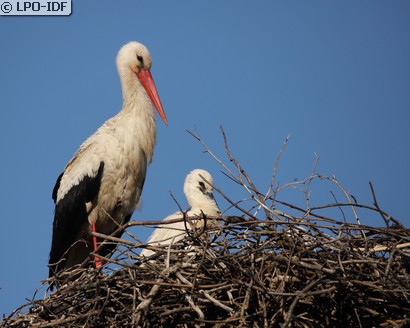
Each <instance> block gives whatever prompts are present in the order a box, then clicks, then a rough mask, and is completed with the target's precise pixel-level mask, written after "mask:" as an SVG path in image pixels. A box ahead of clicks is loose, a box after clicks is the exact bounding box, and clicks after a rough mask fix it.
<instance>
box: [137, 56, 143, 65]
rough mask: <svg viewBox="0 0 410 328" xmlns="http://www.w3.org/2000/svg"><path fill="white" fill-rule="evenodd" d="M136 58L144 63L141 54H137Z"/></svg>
mask: <svg viewBox="0 0 410 328" xmlns="http://www.w3.org/2000/svg"><path fill="white" fill-rule="evenodd" d="M137 59H138V61H139V62H140V63H141V64H144V58H142V56H140V55H137Z"/></svg>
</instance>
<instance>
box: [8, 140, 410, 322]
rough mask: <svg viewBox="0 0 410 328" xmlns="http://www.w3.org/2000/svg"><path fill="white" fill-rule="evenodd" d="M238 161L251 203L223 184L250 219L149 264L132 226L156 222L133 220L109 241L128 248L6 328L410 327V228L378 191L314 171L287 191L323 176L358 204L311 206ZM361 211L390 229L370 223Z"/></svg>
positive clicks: (63, 283)
mask: <svg viewBox="0 0 410 328" xmlns="http://www.w3.org/2000/svg"><path fill="white" fill-rule="evenodd" d="M207 150H208V152H209V149H207ZM227 150H228V152H227V153H228V155H229V156H230V159H233V157H232V155H231V154H230V152H229V149H228V148H227ZM211 155H213V154H212V153H211ZM231 162H232V163H233V165H234V166H235V167H236V168H238V169H239V170H238V172H239V173H238V174H237V175H235V174H233V173H232V171H230V170H229V169H228V168H227V167H226V166H224V169H225V170H227V171H226V172H227V175H229V176H230V178H231V179H233V180H234V181H235V183H237V184H238V185H239V186H242V187H243V188H244V189H245V191H246V192H247V193H248V194H249V195H250V197H248V200H247V201H246V202H243V201H241V202H239V201H236V202H234V201H232V200H231V199H230V198H228V197H227V196H226V195H224V194H223V192H222V191H221V190H220V189H218V188H216V189H217V191H218V192H219V193H220V195H222V197H224V198H225V199H226V200H227V201H228V202H229V203H231V204H232V208H231V209H230V210H231V211H232V210H235V211H236V212H238V213H239V214H240V215H231V216H222V217H219V218H210V217H206V216H203V217H202V219H203V220H204V221H205V223H206V222H207V220H211V219H212V220H218V221H219V222H220V226H219V227H217V228H212V229H207V228H206V224H205V228H204V229H202V230H201V231H188V232H187V234H188V236H187V238H185V240H184V241H183V242H182V243H180V244H176V245H173V246H172V247H169V246H164V247H156V248H155V251H156V254H155V255H154V256H153V257H151V258H149V259H144V258H141V257H140V256H139V255H138V254H139V252H140V249H141V247H149V246H147V245H146V244H144V243H143V242H141V241H140V240H138V238H136V237H135V236H134V235H132V233H131V231H132V229H130V228H131V227H132V226H136V225H149V224H150V223H148V222H130V223H128V224H127V225H126V226H124V227H123V228H124V229H125V230H126V231H127V233H128V235H129V238H128V239H119V238H114V237H110V236H106V242H116V243H118V245H119V247H118V248H117V252H116V253H115V254H114V256H113V257H112V258H111V259H105V261H106V264H105V265H104V266H103V267H102V268H99V269H94V268H79V269H76V270H73V271H68V272H65V273H63V275H62V276H61V277H59V279H60V283H59V284H60V285H59V288H58V289H57V290H56V291H55V292H54V293H51V294H50V295H48V296H47V297H45V298H43V299H37V300H33V301H31V302H29V303H28V304H25V305H23V306H22V307H21V308H19V309H17V310H16V311H15V312H13V313H12V314H11V315H10V316H8V317H6V318H4V319H3V321H2V323H1V324H2V326H5V327H80V326H81V327H229V326H243V327H281V328H285V327H340V326H343V327H405V326H409V325H410V315H409V314H410V279H409V278H410V277H409V274H410V250H409V249H410V230H409V229H406V228H404V227H403V226H402V225H401V224H400V222H399V221H398V220H396V219H394V218H393V217H391V216H389V215H388V214H387V213H386V212H384V211H382V210H381V209H380V208H379V205H378V203H377V200H376V197H375V194H374V190H373V187H372V185H371V184H370V187H371V192H372V195H373V200H374V201H373V204H372V205H363V204H359V203H357V202H355V201H354V200H353V199H352V196H351V195H350V194H349V193H347V192H346V191H345V190H344V189H343V188H342V187H341V185H340V184H339V182H338V181H337V179H336V178H335V177H331V178H328V177H325V176H322V175H320V174H317V173H316V172H313V173H312V175H311V176H310V177H309V178H308V179H306V180H303V181H299V182H294V183H292V184H289V185H287V186H286V187H290V188H292V190H296V191H297V192H301V190H302V189H303V188H302V189H301V188H299V187H301V186H303V187H304V189H303V190H302V193H304V194H305V195H307V194H308V193H307V192H306V191H307V190H309V188H310V183H311V182H312V181H314V180H315V179H319V180H320V181H327V182H331V183H332V184H333V185H335V186H336V187H337V189H339V191H340V192H341V194H342V195H343V196H344V197H345V199H346V202H344V203H343V202H339V201H335V202H333V203H331V204H327V205H321V206H311V205H310V203H309V202H308V201H307V202H305V207H301V206H300V205H295V204H291V203H287V202H285V201H281V200H279V195H280V191H281V190H283V189H281V188H273V187H272V188H271V189H270V191H269V192H268V193H265V194H262V193H260V192H258V190H257V189H256V187H255V186H254V185H253V183H252V181H251V180H250V178H249V176H248V175H247V174H246V172H245V171H244V170H243V169H242V167H240V165H239V164H238V163H237V162H236V161H235V160H233V161H232V160H231ZM315 167H316V164H315ZM275 168H276V165H275ZM272 180H274V179H272ZM273 183H274V182H272V186H273ZM295 187H297V188H295ZM305 187H306V188H305ZM298 188H299V189H298ZM297 189H298V190H297ZM307 198H308V197H306V199H307ZM245 204H247V205H248V206H247V207H245ZM335 209H337V211H339V212H336V211H334V210H335ZM358 210H360V211H361V218H366V219H367V220H368V221H371V222H379V224H377V226H376V225H375V226H369V225H365V224H361V223H360V220H359V217H358V214H357V212H358ZM326 211H328V212H329V213H332V216H330V215H325V213H326ZM335 213H338V214H335ZM184 219H185V220H186V219H187V218H184ZM155 224H159V222H152V225H153V226H154V225H155ZM100 237H101V236H100ZM44 283H45V284H46V283H50V281H47V282H44Z"/></svg>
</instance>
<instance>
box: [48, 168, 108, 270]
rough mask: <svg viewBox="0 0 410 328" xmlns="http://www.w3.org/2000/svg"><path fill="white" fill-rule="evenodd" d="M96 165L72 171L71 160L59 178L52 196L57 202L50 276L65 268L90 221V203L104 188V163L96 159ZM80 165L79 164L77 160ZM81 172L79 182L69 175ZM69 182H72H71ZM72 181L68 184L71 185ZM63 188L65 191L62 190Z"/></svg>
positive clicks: (77, 178)
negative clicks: (75, 244)
mask: <svg viewBox="0 0 410 328" xmlns="http://www.w3.org/2000/svg"><path fill="white" fill-rule="evenodd" d="M95 163H96V164H95V167H94V168H90V167H88V170H87V171H85V172H81V171H80V170H78V169H76V170H70V164H73V165H75V163H72V162H70V164H69V165H68V166H67V167H66V169H65V171H64V172H63V173H62V174H61V175H60V176H59V177H58V179H57V182H56V185H55V187H54V189H53V194H52V198H53V200H54V202H55V203H56V207H55V213H54V222H53V239H52V243H51V251H50V259H49V268H50V269H49V277H52V276H54V274H56V273H57V272H59V271H61V270H62V269H63V268H64V266H65V262H66V260H67V258H68V254H69V252H70V248H71V246H72V245H73V244H74V243H75V242H76V239H77V238H78V235H79V232H80V230H81V228H82V227H83V226H84V223H85V222H88V217H87V208H86V203H88V202H90V201H95V200H96V198H97V197H98V192H99V190H100V185H101V179H102V175H103V171H104V162H102V161H100V162H99V164H98V162H95ZM77 164H78V163H77ZM73 172H75V174H76V175H77V177H76V180H75V181H76V182H75V183H72V181H73V178H72V177H67V179H65V175H72V174H73ZM67 181H68V182H67ZM68 183H69V184H70V185H69V186H67V184H68ZM61 188H63V189H64V193H61V192H60V191H61Z"/></svg>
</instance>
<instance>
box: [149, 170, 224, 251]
mask: <svg viewBox="0 0 410 328" xmlns="http://www.w3.org/2000/svg"><path fill="white" fill-rule="evenodd" d="M212 190H213V179H212V176H211V175H210V174H209V173H208V172H207V171H205V170H201V169H195V170H193V171H191V172H190V173H189V174H188V175H187V176H186V178H185V183H184V193H185V196H186V198H187V200H188V203H189V205H190V209H189V210H188V211H187V212H186V214H185V216H186V217H190V218H191V219H190V220H189V221H190V222H191V224H192V225H190V223H189V221H188V220H187V221H186V225H187V228H188V229H198V228H203V227H204V220H203V218H202V217H203V214H204V215H205V216H209V217H212V216H219V215H220V214H221V212H220V210H219V207H218V204H217V203H216V201H215V198H214V196H213V194H212ZM183 217H184V214H183V213H182V212H176V213H174V214H171V215H169V216H167V217H166V218H165V219H164V221H165V222H166V221H171V220H175V219H182V218H183ZM192 217H197V219H192ZM206 224H207V227H208V228H212V227H215V226H217V225H218V223H217V221H216V220H213V219H211V218H209V219H207V220H206ZM186 236H187V232H186V229H185V223H184V222H183V221H181V222H175V223H170V224H163V225H160V226H159V227H158V228H156V229H155V230H154V232H153V233H152V235H151V237H150V238H149V240H148V242H147V243H148V244H149V245H151V246H158V245H170V244H175V243H177V242H179V241H181V240H183V239H184V238H185V237H186ZM154 253H155V252H154V251H153V250H150V249H148V248H144V249H143V250H142V252H141V255H144V256H145V257H149V256H151V255H153V254H154Z"/></svg>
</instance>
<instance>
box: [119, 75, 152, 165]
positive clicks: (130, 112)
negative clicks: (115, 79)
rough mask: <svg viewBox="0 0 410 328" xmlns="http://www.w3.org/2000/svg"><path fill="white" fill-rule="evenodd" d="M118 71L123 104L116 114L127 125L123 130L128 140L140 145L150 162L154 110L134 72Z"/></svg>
mask: <svg viewBox="0 0 410 328" xmlns="http://www.w3.org/2000/svg"><path fill="white" fill-rule="evenodd" d="M118 73H119V75H120V80H121V87H122V97H123V106H122V109H121V112H120V113H119V114H118V115H119V116H120V117H121V118H122V121H124V122H123V123H124V124H126V125H127V126H128V128H127V129H124V132H125V133H127V134H128V138H127V139H128V140H130V142H132V143H134V144H139V145H140V147H141V148H142V149H143V151H144V153H145V154H146V156H147V157H148V161H149V162H150V161H151V159H152V155H153V152H154V146H155V142H156V124H155V112H154V109H153V107H152V103H151V100H150V98H149V96H148V94H147V92H146V91H145V89H144V87H143V86H142V84H141V83H140V81H139V80H138V77H137V76H136V75H135V73H134V72H132V71H131V70H130V69H118ZM132 138H134V139H132ZM137 140H138V142H137V143H136V141H137Z"/></svg>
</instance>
